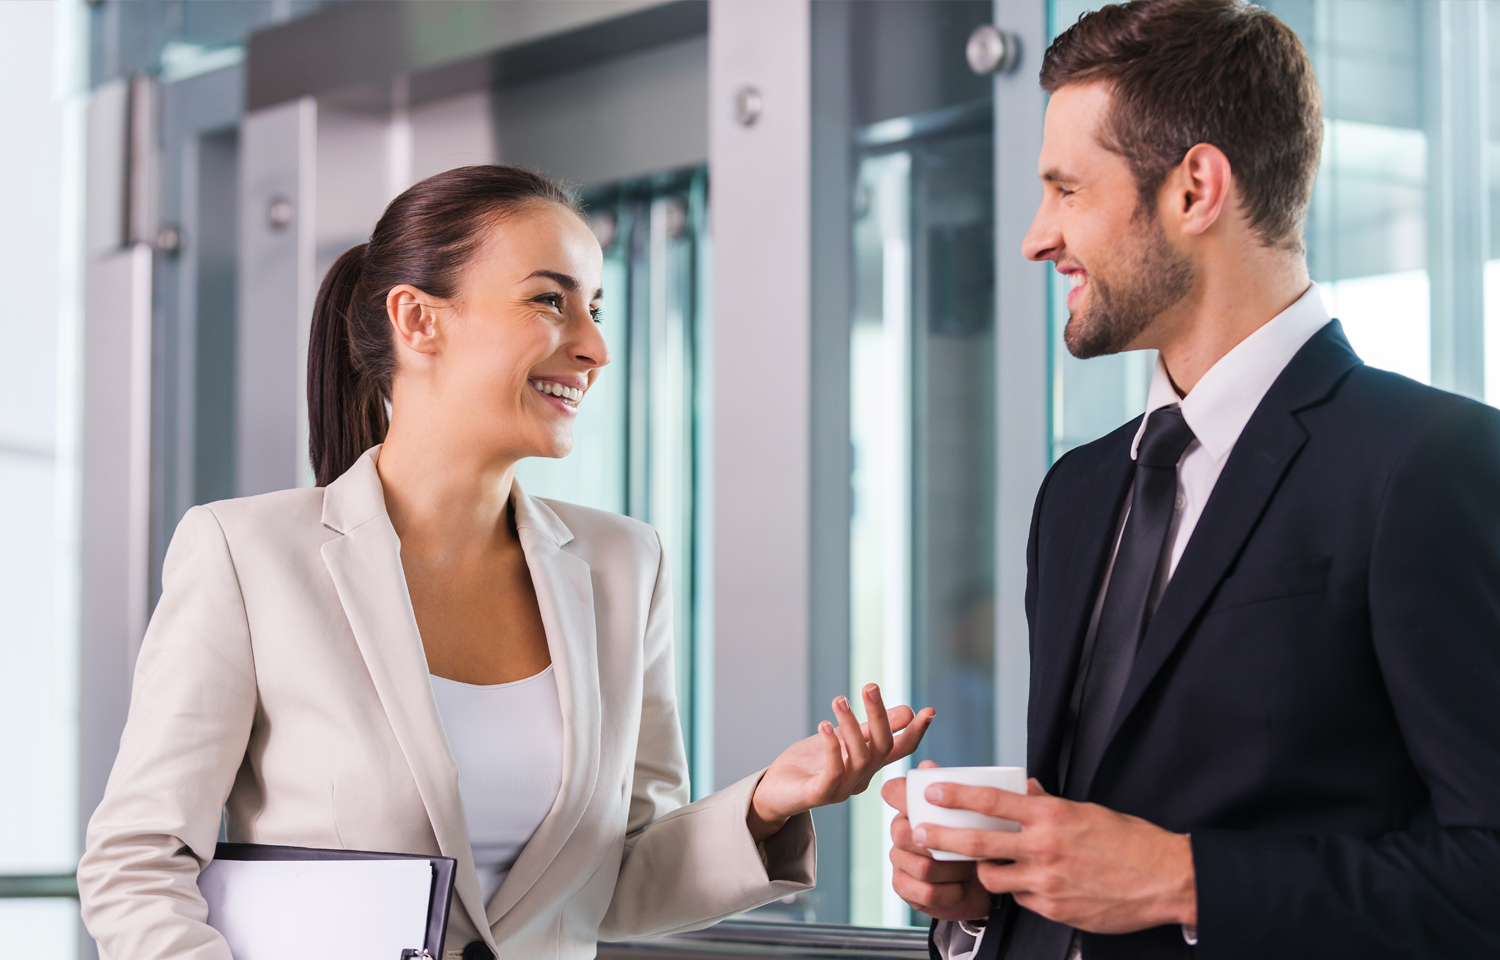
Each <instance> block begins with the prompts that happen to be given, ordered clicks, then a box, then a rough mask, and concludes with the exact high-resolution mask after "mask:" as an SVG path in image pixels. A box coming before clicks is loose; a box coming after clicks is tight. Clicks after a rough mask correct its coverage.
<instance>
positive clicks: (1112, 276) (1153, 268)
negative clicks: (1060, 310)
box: [1023, 83, 1194, 359]
mask: <svg viewBox="0 0 1500 960" xmlns="http://www.w3.org/2000/svg"><path fill="white" fill-rule="evenodd" d="M1109 104H1110V92H1109V88H1108V86H1107V85H1106V84H1104V83H1086V84H1070V85H1068V86H1065V87H1063V88H1061V89H1059V90H1058V91H1057V92H1056V93H1054V94H1053V95H1052V99H1051V101H1050V102H1049V104H1048V106H1047V120H1046V125H1045V127H1044V128H1043V133H1042V155H1041V158H1040V161H1039V171H1040V173H1041V178H1042V204H1041V206H1040V207H1039V208H1038V209H1037V212H1036V219H1035V220H1034V221H1033V222H1032V224H1031V230H1030V231H1029V232H1028V233H1027V235H1026V240H1025V243H1024V244H1023V250H1024V252H1025V254H1026V256H1027V257H1028V258H1029V259H1032V260H1051V261H1053V262H1054V263H1055V264H1056V266H1057V271H1058V272H1059V273H1061V274H1063V275H1064V276H1066V277H1067V278H1068V281H1069V283H1070V284H1071V289H1070V290H1069V291H1068V325H1067V327H1066V328H1064V330H1063V342H1064V343H1065V344H1067V347H1068V352H1069V353H1071V354H1073V355H1074V356H1075V357H1079V358H1082V359H1087V358H1089V357H1097V356H1101V355H1103V354H1109V353H1119V352H1121V351H1122V350H1136V349H1141V348H1143V347H1149V346H1151V343H1150V340H1151V337H1150V330H1151V326H1152V324H1153V322H1154V321H1155V320H1157V318H1159V317H1160V316H1161V315H1162V314H1163V313H1164V312H1166V311H1167V310H1168V309H1170V308H1171V307H1173V306H1174V305H1176V304H1177V303H1179V302H1181V301H1182V300H1183V298H1184V297H1186V296H1187V294H1188V292H1189V291H1190V290H1191V289H1192V287H1193V282H1194V270H1193V264H1192V261H1191V260H1190V259H1189V258H1188V257H1187V255H1186V254H1184V253H1182V252H1181V251H1180V250H1177V249H1176V248H1174V247H1173V246H1172V243H1171V241H1170V239H1169V238H1168V237H1167V234H1166V232H1165V230H1164V229H1163V227H1162V222H1161V217H1160V214H1159V211H1158V209H1157V207H1156V205H1155V204H1154V203H1152V204H1143V203H1142V202H1141V199H1140V192H1139V190H1138V189H1137V186H1136V178H1135V174H1134V173H1133V172H1132V171H1131V169H1130V166H1129V164H1128V163H1127V162H1126V161H1125V158H1124V157H1122V156H1120V155H1119V154H1117V153H1113V152H1111V151H1109V150H1106V149H1105V148H1104V147H1103V146H1101V145H1100V143H1099V138H1098V131H1099V129H1100V127H1101V124H1102V123H1103V122H1104V118H1105V117H1106V115H1107V112H1108V110H1109Z"/></svg>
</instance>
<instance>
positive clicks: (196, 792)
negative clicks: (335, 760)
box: [78, 507, 256, 960]
mask: <svg viewBox="0 0 1500 960" xmlns="http://www.w3.org/2000/svg"><path fill="white" fill-rule="evenodd" d="M162 580H163V589H162V596H161V601H160V602H159V603H158V604H157V608H156V612H155V613H154V614H153V616H152V618H151V625H150V627H149V628H148V629H147V631H146V636H145V639H144V641H143V642H142V644H141V651H140V656H139V658H138V660H137V662H136V669H135V678H134V682H133V684H132V687H131V697H130V713H129V717H128V719H127V721H126V724H125V730H124V733H123V734H122V736H121V738H120V752H119V755H118V756H117V757H116V759H115V765H114V768H113V770H112V771H111V773H110V776H109V783H108V785H107V786H106V788H105V791H104V799H103V801H102V802H101V803H100V804H99V807H98V809H97V810H95V811H94V815H93V817H92V818H91V819H90V820H89V826H88V835H87V840H86V849H85V852H84V854H83V858H82V860H81V861H80V862H79V865H78V891H79V899H80V901H81V906H82V913H83V920H84V923H85V924H86V925H87V926H88V930H89V933H90V934H92V935H93V936H94V938H95V939H96V940H97V941H98V943H99V952H100V956H101V957H102V958H104V960H126V958H135V957H162V958H172V960H231V958H230V954H229V947H228V945H227V944H226V943H225V942H224V938H223V937H222V936H220V935H219V933H218V931H216V930H214V929H213V928H212V927H210V926H208V923H207V919H208V906H207V904H206V903H205V902H204V900H203V896H202V894H200V893H199V892H198V873H199V871H200V870H201V869H202V868H203V866H204V865H205V864H206V863H208V862H209V861H210V860H211V859H213V854H214V846H215V844H216V843H217V841H218V838H219V822H220V814H221V811H222V808H223V806H224V801H225V799H226V798H227V797H228V796H229V791H230V788H231V787H232V786H233V784H234V778H235V773H236V771H237V770H238V769H239V766H240V763H241V761H242V760H243V759H244V756H245V747H246V744H247V742H248V741H249V737H250V728H251V725H252V723H253V720H254V715H255V705H256V683H255V664H254V661H253V658H252V655H251V650H250V631H249V627H248V625H247V623H246V619H245V607H244V601H243V599H242V598H241V596H240V588H239V581H238V578H237V577H236V574H235V571H234V563H233V561H232V560H231V558H230V554H229V547H228V544H227V543H226V542H225V539H224V534H223V531H222V530H221V529H220V527H219V523H218V520H217V518H215V517H214V515H213V513H212V512H211V511H210V510H209V509H208V508H206V507H194V508H193V509H192V510H190V511H188V513H187V515H186V516H184V517H183V519H182V523H181V524H179V525H178V528H177V533H176V534H175V535H174V536H173V537H172V543H171V546H170V547H169V548H168V550H167V557H166V562H165V564H164V565H163V573H162Z"/></svg>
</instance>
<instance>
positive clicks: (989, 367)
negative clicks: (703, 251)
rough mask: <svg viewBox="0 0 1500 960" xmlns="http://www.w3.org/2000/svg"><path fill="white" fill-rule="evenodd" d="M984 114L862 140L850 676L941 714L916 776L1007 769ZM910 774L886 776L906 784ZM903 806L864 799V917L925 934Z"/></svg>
mask: <svg viewBox="0 0 1500 960" xmlns="http://www.w3.org/2000/svg"><path fill="white" fill-rule="evenodd" d="M991 116H992V111H991V107H990V104H989V103H988V102H987V101H979V102H977V103H975V104H973V105H970V106H964V107H961V108H959V109H951V110H944V111H940V112H938V113H935V114H930V115H926V116H920V117H916V118H904V119H903V120H902V121H900V122H898V123H891V122H886V123H878V124H874V125H872V126H870V127H868V128H866V129H864V130H862V131H860V133H859V134H858V140H859V143H860V151H859V155H858V172H857V176H856V183H855V198H854V222H853V235H854V244H853V248H854V310H853V323H852V329H851V337H850V348H849V349H850V354H849V364H850V439H851V443H852V446H853V461H854V463H853V477H852V485H853V511H852V516H851V520H850V556H849V563H850V593H851V597H850V633H851V638H850V665H849V666H850V675H851V677H854V678H858V679H859V680H860V681H861V682H862V681H863V680H864V679H866V678H877V679H878V680H879V682H880V683H881V686H882V689H883V690H884V692H885V696H886V699H887V701H888V702H891V703H897V702H910V703H914V704H921V705H932V706H936V707H938V710H939V714H940V717H941V720H940V721H939V722H938V723H935V724H934V725H933V727H932V730H931V732H930V733H929V734H928V736H927V739H926V740H925V741H924V743H923V745H922V749H921V750H920V751H919V752H918V754H917V755H916V756H915V757H914V758H912V759H913V762H915V761H919V760H921V759H923V758H931V759H934V760H936V761H937V762H939V763H941V764H944V765H945V766H957V765H975V764H988V763H993V762H994V752H995V748H994V726H995V725H994V622H995V609H994V604H995V568H994V556H995V512H994V504H995V493H994V490H995V442H994V437H995V325H994V317H995V311H994V233H995V231H994V198H993V169H994V161H993V137H992V133H991V124H992V121H991ZM905 769H906V764H895V765H892V766H891V767H890V768H888V769H887V771H886V773H885V776H886V777H899V776H902V775H903V774H904V772H905ZM892 816H893V812H892V810H891V809H890V808H889V807H887V806H886V805H885V804H884V803H882V801H881V799H880V795H879V791H878V790H874V789H872V790H870V791H868V792H867V793H865V794H862V795H861V796H859V797H856V798H855V799H854V801H853V808H852V817H853V822H852V825H851V832H852V835H853V837H852V843H851V865H850V866H851V869H850V877H851V893H850V898H851V906H852V909H851V920H852V922H854V923H856V924H864V925H883V926H896V925H906V924H908V923H911V922H912V921H913V919H914V918H913V917H912V915H911V912H910V910H909V909H908V908H907V906H906V904H905V903H903V902H902V901H901V900H900V899H899V898H898V897H896V895H895V893H894V892H893V891H892V890H891V870H890V860H889V853H890V845H889V835H890V834H889V831H890V821H891V818H892Z"/></svg>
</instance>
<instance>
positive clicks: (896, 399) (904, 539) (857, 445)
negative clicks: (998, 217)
mask: <svg viewBox="0 0 1500 960" xmlns="http://www.w3.org/2000/svg"><path fill="white" fill-rule="evenodd" d="M911 159H912V158H911V153H910V152H908V151H904V150H903V151H897V152H893V153H888V154H884V155H878V156H874V157H870V158H867V159H866V160H864V161H863V162H862V163H861V164H860V168H859V179H858V185H857V187H856V191H857V192H856V197H857V199H856V207H855V213H856V219H855V222H854V289H855V299H854V323H853V329H852V332H851V339H850V348H849V380H850V388H849V389H850V408H849V432H850V441H851V443H852V445H853V450H854V475H853V478H852V485H853V497H854V510H853V516H852V518H851V520H850V532H849V567H850V570H849V583H850V593H851V597H850V634H851V636H850V644H849V648H850V676H851V677H859V678H860V681H861V682H863V681H864V679H865V678H872V679H875V680H876V682H878V683H879V684H880V686H881V689H882V690H883V691H884V694H885V699H886V700H887V701H888V702H890V703H904V702H907V699H908V696H909V693H910V690H909V685H908V683H907V672H908V663H909V657H910V650H911V612H910V608H909V604H910V579H911V572H910V557H911V530H910V526H911V500H910V492H909V489H908V488H909V485H910V474H911V466H910V464H911V454H910V445H911V422H912V421H911V412H910V411H911V388H910V380H911V335H910V329H909V328H910V315H911V303H910V299H911V298H910V295H909V294H908V289H909V284H910V260H911V216H910V206H911V166H912V163H911ZM945 719H946V718H945ZM904 769H905V764H899V763H898V764H892V765H891V766H890V767H888V768H887V770H886V776H887V777H891V776H897V777H899V776H901V775H902V773H903V772H904ZM850 813H851V817H852V819H853V823H852V827H851V833H852V837H853V840H852V843H851V845H850V865H849V876H850V891H849V898H850V916H849V919H850V921H851V922H853V923H856V924H862V925H866V926H880V925H892V924H901V923H905V922H907V919H908V917H907V913H906V910H905V904H903V903H902V902H901V901H900V900H899V899H898V898H896V897H895V894H894V893H893V892H892V891H891V887H890V881H891V867H890V860H889V859H888V853H889V848H890V841H889V837H890V834H889V830H890V820H891V816H892V812H891V810H890V808H888V807H887V806H885V804H884V803H882V802H881V799H880V795H879V791H877V790H875V789H873V788H872V789H870V790H868V791H866V792H865V793H863V794H860V795H859V796H857V797H854V798H853V799H852V800H851V801H850Z"/></svg>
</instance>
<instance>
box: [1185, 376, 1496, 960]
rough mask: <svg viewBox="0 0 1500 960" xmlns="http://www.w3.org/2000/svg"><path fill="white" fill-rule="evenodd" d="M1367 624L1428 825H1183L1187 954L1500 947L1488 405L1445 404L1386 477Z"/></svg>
mask: <svg viewBox="0 0 1500 960" xmlns="http://www.w3.org/2000/svg"><path fill="white" fill-rule="evenodd" d="M1369 596H1370V631H1371V637H1372V641H1373V644H1374V648H1375V654H1376V657H1377V658H1378V661H1379V664H1380V668H1381V673H1382V676H1383V678H1384V680H1385V685H1386V688H1387V690H1388V691H1389V695H1390V699H1391V704H1392V707H1393V708H1394V711H1395V714H1396V719H1397V722H1398V724H1399V726H1400V730H1401V734H1402V737H1403V739H1404V741H1405V744H1406V748H1407V751H1408V753H1409V755H1410V756H1411V759H1412V761H1413V763H1414V764H1415V766H1416V769H1417V772H1418V774H1419V775H1420V776H1421V778H1422V780H1423V782H1424V783H1425V784H1426V786H1427V789H1428V793H1429V796H1430V797H1431V809H1432V822H1431V824H1430V825H1425V826H1424V827H1423V828H1422V829H1402V830H1399V831H1394V832H1391V833H1388V834H1386V835H1385V836H1382V837H1379V838H1377V839H1361V838H1356V837H1349V836H1269V835H1264V834H1254V833H1240V832H1231V831H1220V830H1194V831H1193V858H1194V863H1195V867H1196V869H1197V875H1198V918H1199V923H1198V934H1199V945H1198V948H1197V950H1198V952H1197V954H1196V955H1197V956H1198V957H1201V958H1204V960H1219V958H1245V960H1250V958H1261V957H1292V956H1299V957H1300V956H1307V957H1315V956H1320V957H1333V956H1350V957H1353V956H1358V957H1362V958H1367V960H1377V958H1388V957H1389V958H1395V957H1419V956H1420V957H1448V958H1460V957H1474V958H1479V957H1496V956H1500V412H1497V411H1495V410H1493V409H1491V408H1489V407H1484V406H1481V405H1480V404H1477V403H1467V402H1465V403H1462V404H1455V405H1454V406H1452V407H1449V408H1448V409H1447V410H1446V411H1445V412H1444V413H1442V414H1441V415H1439V416H1438V417H1436V418H1435V419H1434V420H1433V421H1432V422H1431V423H1430V424H1429V425H1428V427H1427V428H1426V429H1425V430H1424V431H1423V432H1422V434H1421V436H1420V437H1419V438H1418V439H1417V440H1416V441H1415V443H1414V444H1413V445H1412V447H1411V449H1410V450H1409V451H1408V452H1407V453H1406V455H1404V456H1403V458H1402V460H1401V462H1400V464H1399V465H1398V467H1397V468H1396V470H1395V472H1394V473H1393V474H1392V476H1391V478H1390V480H1389V481H1388V486H1387V489H1386V490H1385V492H1384V494H1383V496H1382V500H1381V507H1380V518H1379V521H1378V524H1377V527H1376V532H1375V537H1374V542H1373V546H1372V552H1371V561H1370V574H1369Z"/></svg>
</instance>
